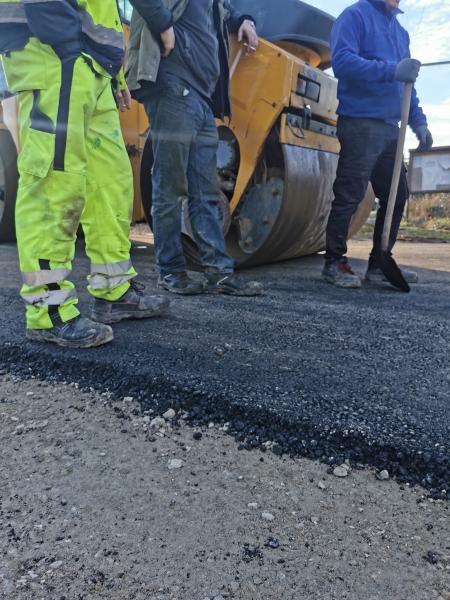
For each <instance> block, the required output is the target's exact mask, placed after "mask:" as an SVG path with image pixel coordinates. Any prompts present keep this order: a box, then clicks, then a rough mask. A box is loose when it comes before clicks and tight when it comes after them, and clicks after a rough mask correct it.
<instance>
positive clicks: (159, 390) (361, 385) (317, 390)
mask: <svg viewBox="0 0 450 600" xmlns="http://www.w3.org/2000/svg"><path fill="white" fill-rule="evenodd" d="M368 251H369V245H368V243H367V242H353V243H352V245H351V248H350V256H352V264H353V266H354V268H355V270H356V271H358V272H359V273H363V271H364V267H365V262H364V261H363V260H362V259H363V258H365V257H366V256H367V254H368ZM396 257H397V258H398V259H399V260H400V262H401V263H402V264H406V265H411V266H413V265H415V266H416V267H418V271H419V275H420V280H421V282H420V283H419V284H418V285H417V286H414V288H413V291H412V293H410V294H402V293H400V292H396V291H394V290H393V289H392V288H389V286H387V285H386V286H373V285H372V286H364V287H363V289H361V290H340V289H336V288H333V287H331V286H329V285H328V284H326V283H324V282H322V281H321V279H320V270H321V266H322V258H321V257H320V256H315V257H310V258H306V259H302V260H295V261H289V262H286V263H283V264H278V265H271V266H268V267H260V268H257V269H253V270H251V271H246V272H244V273H243V276H244V277H247V278H254V279H257V280H259V281H261V282H262V283H263V284H264V286H265V288H266V293H265V295H264V296H262V297H259V298H233V297H225V296H212V295H203V296H194V297H187V298H183V297H172V299H173V302H172V314H171V316H169V317H166V318H160V319H154V320H148V321H134V322H126V323H122V324H119V325H117V326H115V341H114V343H113V344H110V345H108V346H106V347H103V348H98V349H95V350H84V351H73V350H65V349H61V348H59V347H55V346H52V345H45V344H36V343H28V342H27V341H26V339H25V337H24V329H23V307H22V304H21V301H20V299H19V297H18V295H17V287H18V283H19V274H18V268H17V255H16V248H15V246H14V245H3V246H0V281H1V290H2V291H1V292H0V309H1V310H0V344H1V345H0V366H1V367H2V368H4V369H6V370H9V371H12V372H15V373H18V374H21V375H24V376H26V375H27V374H32V375H35V376H40V377H44V378H46V379H52V378H56V379H62V380H66V381H77V382H79V383H80V385H83V386H86V387H93V388H96V389H99V390H109V391H111V392H112V393H113V394H114V395H115V396H117V397H121V396H122V397H124V396H133V397H134V398H137V399H139V400H140V401H141V404H142V406H143V407H145V408H146V409H149V408H153V409H155V411H156V410H160V409H164V408H166V407H168V406H172V407H175V408H177V407H183V408H186V409H187V410H188V411H189V414H190V416H191V418H192V419H193V420H194V421H196V422H204V423H207V422H209V421H215V422H216V423H218V422H229V423H230V425H229V431H230V432H231V433H233V434H234V435H235V436H236V437H237V439H238V440H239V442H240V443H241V447H242V448H243V449H244V448H245V449H250V448H253V447H262V449H265V446H263V445H264V443H265V442H268V441H269V442H274V443H275V444H274V451H275V452H276V453H278V454H282V453H289V454H292V455H305V456H311V457H316V458H319V459H321V460H324V461H327V462H328V463H329V464H330V465H332V464H335V463H341V462H343V461H344V460H345V459H349V460H350V461H351V462H352V463H353V464H355V465H357V464H368V465H372V466H375V467H376V468H380V469H381V468H386V469H388V470H389V472H390V473H391V474H393V475H395V476H396V477H397V478H398V479H399V481H401V482H410V483H421V484H422V485H425V486H426V487H427V488H429V489H431V490H432V491H433V493H434V494H435V495H441V496H445V492H443V490H447V491H449V490H450V447H449V440H450V393H449V390H450V363H449V359H448V347H449V340H450V318H449V304H450V302H449V289H450V245H446V244H407V243H399V244H398V246H397V249H396ZM133 260H134V263H135V266H136V267H137V268H138V270H139V272H140V275H141V281H143V283H145V284H146V285H147V290H149V291H154V290H156V277H157V276H156V271H155V266H154V256H153V252H152V249H151V248H149V247H142V246H137V245H136V247H135V248H134V249H133ZM87 271H88V262H87V260H86V258H85V257H84V254H83V252H82V248H81V247H80V248H79V249H78V252H77V259H76V263H75V269H74V274H73V275H74V280H75V281H76V283H77V286H78V289H79V293H80V299H81V302H80V306H81V308H82V310H83V312H86V313H87V311H88V309H89V300H88V295H87V293H86V291H85V286H84V278H85V276H86V274H87ZM447 493H448V492H447Z"/></svg>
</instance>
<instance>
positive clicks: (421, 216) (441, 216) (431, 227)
mask: <svg viewBox="0 0 450 600" xmlns="http://www.w3.org/2000/svg"><path fill="white" fill-rule="evenodd" d="M375 216H376V212H375V211H373V212H372V213H371V215H370V217H369V219H368V220H367V223H366V224H365V225H364V227H363V228H362V229H361V230H360V231H359V233H358V234H357V235H356V236H355V239H357V240H366V239H370V238H371V237H372V235H373V227H374V223H375ZM398 239H399V240H404V241H409V242H444V243H448V242H450V194H424V195H421V196H414V197H413V198H412V199H411V202H410V204H409V208H408V210H407V213H406V218H405V219H404V220H403V221H402V224H401V226H400V232H399V236H398Z"/></svg>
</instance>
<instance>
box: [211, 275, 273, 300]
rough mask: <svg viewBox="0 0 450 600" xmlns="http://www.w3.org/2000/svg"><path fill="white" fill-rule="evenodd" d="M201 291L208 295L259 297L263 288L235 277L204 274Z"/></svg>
mask: <svg viewBox="0 0 450 600" xmlns="http://www.w3.org/2000/svg"><path fill="white" fill-rule="evenodd" d="M203 289H204V291H205V292H207V293H209V294H228V295H229V296H260V295H261V294H262V293H263V288H262V285H261V284H260V283H257V282H256V281H245V280H244V279H242V278H240V277H237V276H236V275H233V274H232V273H230V274H225V275H224V274H223V273H217V274H216V273H206V274H205V281H204V284H203Z"/></svg>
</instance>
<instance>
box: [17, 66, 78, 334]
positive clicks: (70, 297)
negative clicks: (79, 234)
mask: <svg viewBox="0 0 450 600" xmlns="http://www.w3.org/2000/svg"><path fill="white" fill-rule="evenodd" d="M80 62H82V61H81V59H78V61H76V62H74V61H68V62H66V63H65V64H64V65H63V66H62V65H61V62H60V61H59V59H57V57H56V56H55V59H54V61H50V60H49V61H47V65H46V67H47V69H49V70H51V71H52V72H51V73H48V80H49V81H50V82H51V84H50V86H49V87H48V89H44V90H30V91H25V92H21V93H20V94H19V95H18V101H19V124H20V142H21V148H22V150H21V152H20V155H19V160H18V166H19V172H20V182H19V190H18V195H17V205H16V230H17V242H18V249H19V257H20V269H21V271H22V277H23V286H22V290H21V295H22V297H23V299H24V300H25V302H26V303H27V311H26V313H27V326H28V328H29V329H50V328H52V327H53V326H54V325H55V324H57V323H58V322H61V321H62V322H67V321H69V320H71V319H73V318H75V317H76V316H77V315H78V314H79V312H78V309H77V307H76V304H77V297H76V293H75V290H74V286H73V284H72V283H71V282H70V281H69V280H68V276H69V273H70V270H71V261H72V259H73V256H74V242H75V236H76V231H77V227H78V223H79V219H80V215H81V212H82V209H83V205H84V195H85V145H84V129H85V119H86V114H85V109H84V107H85V106H86V102H85V101H84V100H85V96H86V94H88V91H87V90H88V87H89V85H88V82H86V81H84V79H83V78H82V77H80V76H79V65H80ZM36 68H40V66H39V65H36Z"/></svg>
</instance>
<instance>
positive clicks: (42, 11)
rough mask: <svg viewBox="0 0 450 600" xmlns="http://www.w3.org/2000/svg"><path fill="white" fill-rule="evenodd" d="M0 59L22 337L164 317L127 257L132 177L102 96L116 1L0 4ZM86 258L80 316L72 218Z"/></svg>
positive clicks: (116, 22) (115, 55)
mask: <svg viewBox="0 0 450 600" xmlns="http://www.w3.org/2000/svg"><path fill="white" fill-rule="evenodd" d="M0 54H2V60H3V65H4V69H5V73H6V78H7V83H8V88H9V89H10V91H12V92H16V93H17V98H18V107H19V129H20V145H21V151H20V154H19V159H18V167H19V173H20V182H19V190H18V195H17V205H16V231H17V242H18V250H19V258H20V269H21V272H22V278H23V286H22V289H21V296H22V298H23V299H24V301H25V303H26V321H27V337H28V338H29V339H31V340H37V341H48V342H54V343H57V344H59V345H61V346H67V347H74V348H86V347H92V346H98V345H100V344H104V343H106V342H109V341H111V340H112V339H113V332H112V329H111V327H110V326H109V325H107V323H116V322H118V321H121V320H122V319H128V318H143V317H152V316H156V315H160V314H162V313H164V312H165V311H166V309H167V306H168V301H167V299H165V298H161V297H155V296H149V295H146V294H144V292H143V291H142V286H140V285H139V284H137V283H135V282H134V281H133V279H134V277H135V276H136V271H135V270H134V268H133V266H132V264H131V261H130V243H129V240H128V235H129V229H130V215H131V207H132V194H133V186H132V174H131V169H130V163H129V160H128V157H127V153H126V150H125V147H124V143H123V140H122V136H121V132H120V125H119V118H118V112H117V107H116V104H115V99H114V95H113V91H112V85H111V84H112V82H113V80H114V79H115V80H116V82H117V86H118V91H117V98H118V101H119V103H120V108H121V109H122V110H125V109H126V108H129V106H130V96H129V92H128V90H127V88H126V84H125V81H124V77H123V74H122V72H121V66H122V60H123V56H124V48H123V32H122V25H121V22H120V18H119V13H118V8H117V3H116V0H50V1H49V0H7V1H5V0H0ZM80 222H81V224H82V226H83V230H84V234H85V238H86V252H87V254H88V256H89V258H90V260H91V272H90V275H89V277H88V280H89V286H88V290H89V292H90V294H91V295H92V296H93V298H94V299H93V307H92V314H91V315H90V316H91V319H89V318H83V317H81V316H80V313H79V311H78V308H77V302H78V300H77V294H76V291H75V289H74V285H73V283H71V282H70V281H69V279H68V277H69V274H70V271H71V262H72V259H73V257H74V252H75V238H76V233H77V229H78V226H79V224H80Z"/></svg>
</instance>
